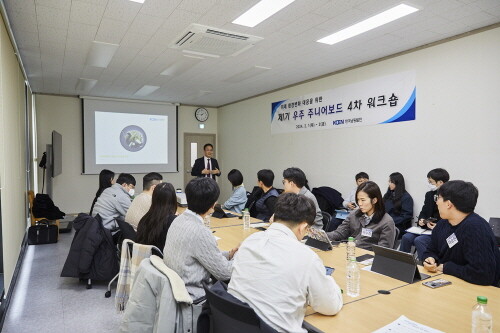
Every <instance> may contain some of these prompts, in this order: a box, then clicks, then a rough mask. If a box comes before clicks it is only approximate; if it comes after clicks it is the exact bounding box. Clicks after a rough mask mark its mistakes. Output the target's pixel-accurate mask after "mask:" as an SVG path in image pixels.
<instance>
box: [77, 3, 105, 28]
mask: <svg viewBox="0 0 500 333" xmlns="http://www.w3.org/2000/svg"><path fill="white" fill-rule="evenodd" d="M96 1H97V0H96ZM103 2H104V1H98V2H97V3H94V4H93V3H87V2H83V1H76V0H72V3H71V14H70V21H72V22H79V23H84V24H89V25H99V24H100V23H101V19H102V15H103V14H104V10H105V9H106V6H104V5H102V3H103Z"/></svg>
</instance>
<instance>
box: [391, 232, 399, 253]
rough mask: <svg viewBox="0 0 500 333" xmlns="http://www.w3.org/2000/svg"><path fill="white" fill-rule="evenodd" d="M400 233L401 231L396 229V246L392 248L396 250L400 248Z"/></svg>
mask: <svg viewBox="0 0 500 333" xmlns="http://www.w3.org/2000/svg"><path fill="white" fill-rule="evenodd" d="M399 233H400V231H399V229H398V228H397V227H396V228H394V245H393V246H392V248H393V249H394V250H397V249H398V246H399V243H400V240H399Z"/></svg>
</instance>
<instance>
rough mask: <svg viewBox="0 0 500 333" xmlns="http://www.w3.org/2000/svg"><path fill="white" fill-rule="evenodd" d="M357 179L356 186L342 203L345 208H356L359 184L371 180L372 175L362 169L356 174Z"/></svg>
mask: <svg viewBox="0 0 500 333" xmlns="http://www.w3.org/2000/svg"><path fill="white" fill-rule="evenodd" d="M355 179H356V187H355V188H353V189H352V191H351V193H349V196H348V197H347V198H346V199H345V200H344V202H343V203H342V206H344V208H346V209H348V210H354V209H356V190H357V189H358V186H359V185H361V184H363V183H364V182H367V181H369V180H370V177H369V176H368V174H367V173H366V172H363V171H361V172H360V173H358V174H357V175H356V176H355Z"/></svg>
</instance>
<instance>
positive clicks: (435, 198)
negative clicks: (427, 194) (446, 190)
mask: <svg viewBox="0 0 500 333" xmlns="http://www.w3.org/2000/svg"><path fill="white" fill-rule="evenodd" d="M438 199H439V195H437V194H434V202H437V201H438Z"/></svg>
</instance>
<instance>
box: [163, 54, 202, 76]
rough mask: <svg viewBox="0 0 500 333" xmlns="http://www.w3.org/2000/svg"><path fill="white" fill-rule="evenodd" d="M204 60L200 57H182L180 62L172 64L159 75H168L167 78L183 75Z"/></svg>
mask: <svg viewBox="0 0 500 333" xmlns="http://www.w3.org/2000/svg"><path fill="white" fill-rule="evenodd" d="M203 59H205V58H201V57H183V58H181V59H180V60H178V61H176V62H174V63H173V64H171V65H170V66H168V67H167V68H165V70H164V71H163V72H161V73H160V75H168V76H176V75H180V74H182V73H184V72H185V71H187V70H189V69H191V68H192V67H193V66H195V65H196V64H197V63H199V62H200V61H201V60H203Z"/></svg>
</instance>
